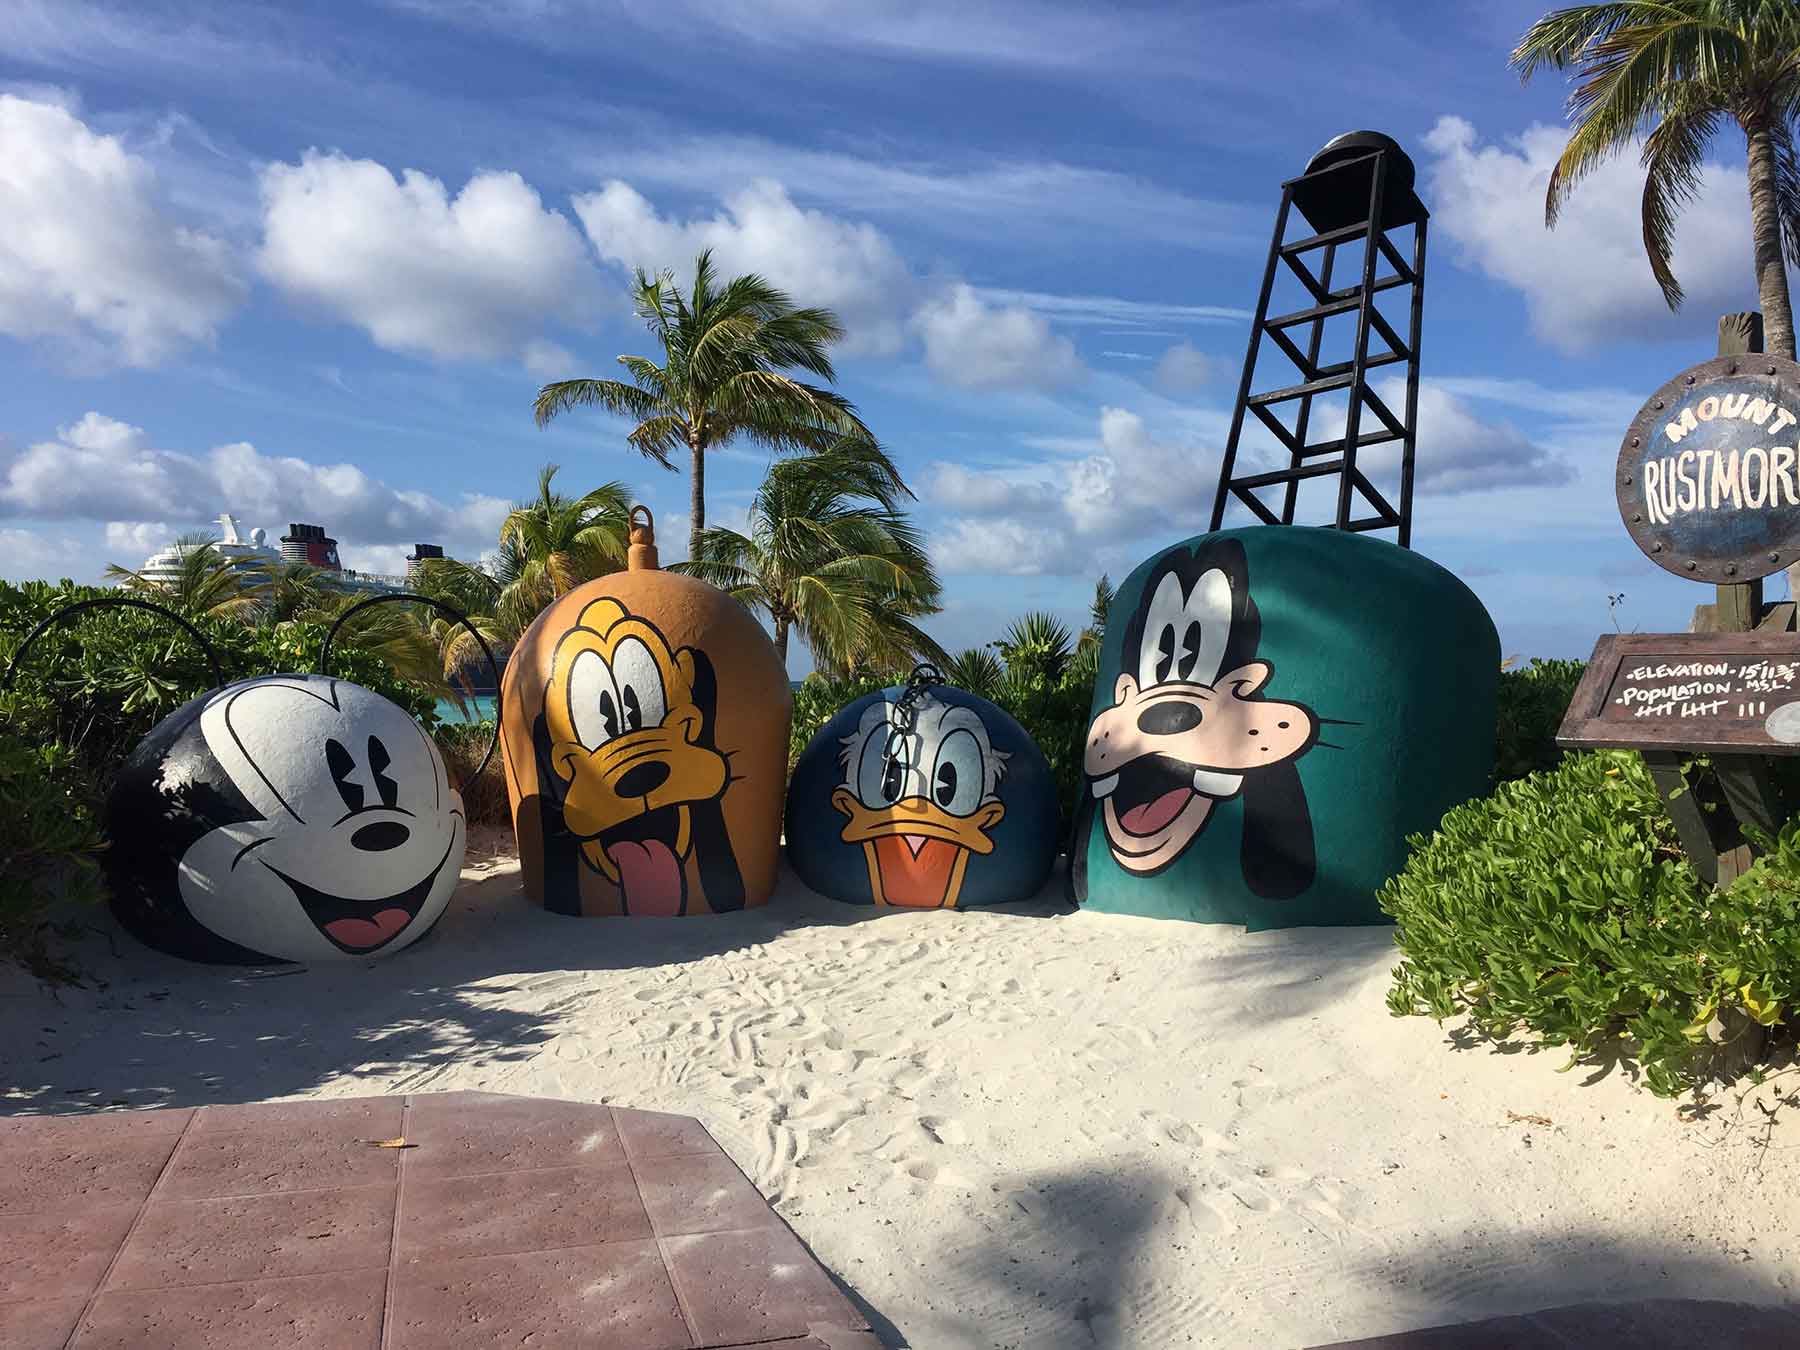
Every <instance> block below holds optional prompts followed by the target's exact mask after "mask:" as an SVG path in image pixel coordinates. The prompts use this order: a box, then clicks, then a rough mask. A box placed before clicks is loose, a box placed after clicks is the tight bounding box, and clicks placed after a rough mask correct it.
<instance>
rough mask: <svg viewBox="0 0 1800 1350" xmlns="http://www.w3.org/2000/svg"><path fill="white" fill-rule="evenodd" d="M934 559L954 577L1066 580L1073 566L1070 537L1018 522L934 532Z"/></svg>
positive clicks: (965, 523)
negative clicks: (1051, 577) (1056, 577)
mask: <svg viewBox="0 0 1800 1350" xmlns="http://www.w3.org/2000/svg"><path fill="white" fill-rule="evenodd" d="M931 556H932V558H933V560H934V561H935V562H936V563H937V566H938V570H939V571H941V572H943V573H944V574H945V575H949V576H954V575H957V574H960V573H971V572H973V573H980V574H983V575H986V576H1010V577H1023V576H1040V575H1043V574H1045V573H1055V574H1060V573H1062V572H1064V571H1067V570H1069V564H1070V563H1071V562H1072V561H1073V560H1072V559H1071V557H1070V550H1069V546H1068V537H1067V532H1066V531H1062V530H1058V529H1056V528H1055V527H1054V526H1042V525H1030V524H1026V523H1025V522H1023V521H1017V520H960V519H959V520H952V521H950V522H949V523H948V524H946V525H945V526H944V527H943V528H941V529H937V530H933V531H932V532H931Z"/></svg>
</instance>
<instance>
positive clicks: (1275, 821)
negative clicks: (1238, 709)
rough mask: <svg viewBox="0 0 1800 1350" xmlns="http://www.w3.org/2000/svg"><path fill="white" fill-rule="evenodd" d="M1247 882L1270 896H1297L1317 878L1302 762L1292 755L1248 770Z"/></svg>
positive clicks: (1243, 858) (1255, 890)
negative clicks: (1262, 766) (1302, 777)
mask: <svg viewBox="0 0 1800 1350" xmlns="http://www.w3.org/2000/svg"><path fill="white" fill-rule="evenodd" d="M1240 860H1241V862H1242V865H1243V869H1244V882H1245V884H1246V885H1248V886H1249V887H1250V889H1251V891H1253V892H1254V893H1255V894H1257V895H1260V896H1261V897H1262V898H1263V899H1265V900H1292V899H1293V898H1294V897H1295V896H1296V895H1299V894H1300V893H1301V892H1302V891H1304V890H1306V889H1307V888H1308V887H1309V886H1311V885H1312V884H1313V877H1314V876H1315V875H1316V874H1317V872H1318V858H1317V855H1316V854H1315V852H1314V847H1313V828H1312V813H1311V812H1310V811H1308V810H1307V806H1306V789H1305V788H1304V787H1302V786H1301V783H1300V767H1299V765H1297V764H1295V763H1294V762H1293V761H1292V760H1287V761H1285V762H1283V763H1281V764H1271V765H1269V766H1268V767H1267V768H1266V769H1258V770H1257V771H1256V772H1254V773H1250V774H1246V775H1244V846H1243V852H1242V854H1241V855H1240Z"/></svg>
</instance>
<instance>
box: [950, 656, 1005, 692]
mask: <svg viewBox="0 0 1800 1350" xmlns="http://www.w3.org/2000/svg"><path fill="white" fill-rule="evenodd" d="M944 678H945V679H947V680H949V681H950V683H951V684H953V685H955V686H956V687H957V688H958V689H966V690H968V691H969V693H971V694H975V695H977V696H978V697H980V698H985V699H987V700H989V701H990V702H991V701H993V700H994V699H996V698H998V697H999V696H1000V690H1001V688H1002V686H1004V685H1005V683H1006V668H1005V667H1004V666H1002V665H1001V664H1000V658H999V657H997V656H995V655H994V653H993V652H992V651H990V650H989V649H988V648H986V647H968V648H965V649H964V650H962V651H960V652H958V653H957V654H956V655H955V656H953V657H951V658H950V661H949V664H947V665H946V666H945V667H944Z"/></svg>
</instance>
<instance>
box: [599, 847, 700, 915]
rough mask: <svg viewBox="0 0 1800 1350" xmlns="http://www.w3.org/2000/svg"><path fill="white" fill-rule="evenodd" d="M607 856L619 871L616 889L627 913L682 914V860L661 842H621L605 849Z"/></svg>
mask: <svg viewBox="0 0 1800 1350" xmlns="http://www.w3.org/2000/svg"><path fill="white" fill-rule="evenodd" d="M606 856H607V857H609V858H611V859H612V865H613V866H614V867H616V868H618V869H619V889H620V890H622V891H624V892H625V908H626V910H627V911H628V912H629V913H632V914H679V913H681V897H682V890H683V882H682V876H681V860H680V859H679V858H677V857H676V856H675V851H674V850H673V849H671V848H670V847H669V846H668V845H667V844H665V843H663V841H662V840H660V839H643V840H638V839H630V840H624V841H622V842H620V843H617V844H614V845H613V846H612V847H610V848H609V849H607V850H606Z"/></svg>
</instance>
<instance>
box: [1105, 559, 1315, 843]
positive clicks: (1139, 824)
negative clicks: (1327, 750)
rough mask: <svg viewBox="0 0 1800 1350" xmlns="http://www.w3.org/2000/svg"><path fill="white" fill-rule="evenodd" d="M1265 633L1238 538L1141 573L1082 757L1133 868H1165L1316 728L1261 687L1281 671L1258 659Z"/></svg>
mask: <svg viewBox="0 0 1800 1350" xmlns="http://www.w3.org/2000/svg"><path fill="white" fill-rule="evenodd" d="M1259 636H1260V633H1259V620H1258V617H1257V614H1256V608H1255V606H1254V605H1253V604H1252V603H1251V600H1250V595H1249V584H1248V578H1247V576H1246V568H1245V563H1244V555H1243V550H1242V547H1241V546H1240V545H1237V544H1235V543H1234V542H1230V541H1219V542H1217V543H1214V544H1212V545H1210V546H1202V548H1201V549H1200V550H1198V551H1196V552H1192V553H1190V552H1189V551H1188V550H1185V549H1182V550H1177V551H1176V552H1175V553H1173V554H1171V555H1170V556H1169V557H1168V558H1167V559H1165V560H1164V562H1163V563H1162V564H1161V565H1160V566H1159V567H1158V569H1157V571H1156V572H1155V573H1153V574H1152V575H1151V577H1150V578H1149V580H1148V581H1147V583H1146V584H1145V587H1144V599H1143V601H1142V602H1141V603H1140V605H1139V608H1138V610H1137V612H1136V613H1134V614H1133V615H1132V618H1131V621H1130V623H1129V625H1128V626H1127V629H1126V635H1125V650H1124V653H1123V658H1122V660H1123V666H1124V669H1123V671H1122V673H1121V674H1120V675H1119V677H1118V680H1117V681H1116V682H1115V684H1114V686H1113V706H1112V707H1110V708H1108V709H1106V710H1105V711H1103V712H1101V713H1100V715H1099V716H1097V717H1096V718H1095V719H1094V721H1093V723H1092V725H1091V726H1090V727H1089V728H1088V739H1087V747H1086V751H1085V753H1084V757H1083V764H1082V767H1083V769H1084V771H1085V772H1086V775H1087V779H1088V786H1089V790H1090V791H1091V792H1092V793H1093V797H1094V801H1095V805H1096V806H1097V807H1098V809H1099V814H1100V818H1101V821H1102V824H1103V828H1104V829H1105V831H1106V842H1107V847H1108V848H1109V850H1110V851H1111V853H1112V856H1113V860H1114V861H1115V862H1116V863H1118V865H1119V866H1120V867H1122V868H1124V869H1125V870H1126V871H1127V872H1131V873H1134V874H1137V875H1140V876H1152V875H1155V874H1156V873H1158V872H1161V871H1162V870H1163V869H1164V868H1166V867H1168V866H1169V865H1170V864H1171V863H1173V862H1174V861H1175V860H1176V859H1177V858H1179V857H1180V856H1181V855H1182V853H1183V852H1184V851H1185V850H1186V849H1187V847H1188V846H1189V845H1190V844H1191V843H1193V841H1194V839H1195V838H1196V837H1197V836H1198V835H1199V833H1200V831H1201V830H1202V829H1203V828H1204V827H1205V825H1206V822H1207V819H1208V817H1209V816H1210V815H1211V813H1212V809H1213V803H1214V802H1217V801H1221V800H1225V799H1227V798H1230V797H1234V796H1236V795H1237V794H1238V793H1239V792H1240V791H1244V792H1245V793H1246V795H1247V796H1248V795H1249V794H1250V793H1252V792H1253V791H1254V787H1250V788H1247V787H1246V782H1247V781H1249V782H1250V783H1252V784H1255V783H1256V782H1257V779H1258V775H1259V774H1261V772H1262V771H1265V770H1268V769H1270V768H1272V767H1273V766H1276V765H1283V764H1286V763H1287V762H1288V761H1291V760H1293V759H1294V758H1296V757H1297V756H1299V755H1300V754H1302V753H1304V752H1305V751H1306V750H1307V749H1308V748H1309V747H1310V746H1311V745H1312V744H1313V742H1314V740H1316V739H1317V736H1318V719H1317V718H1316V717H1314V715H1313V713H1312V712H1311V710H1310V709H1308V708H1305V707H1302V706H1301V705H1300V704H1298V703H1282V702H1277V701H1276V700H1274V699H1270V698H1265V697H1262V696H1261V690H1262V688H1263V686H1264V685H1266V684H1267V683H1268V681H1269V678H1270V677H1271V676H1272V675H1273V674H1274V670H1273V668H1272V667H1271V666H1270V665H1269V663H1268V662H1266V661H1258V660H1256V659H1255V654H1256V646H1257V641H1258V638H1259ZM1289 772H1290V773H1291V769H1290V770H1289ZM1308 852H1309V853H1310V846H1309V848H1308Z"/></svg>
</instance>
